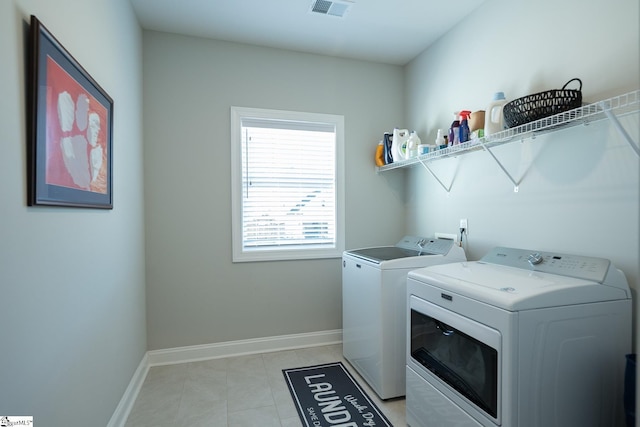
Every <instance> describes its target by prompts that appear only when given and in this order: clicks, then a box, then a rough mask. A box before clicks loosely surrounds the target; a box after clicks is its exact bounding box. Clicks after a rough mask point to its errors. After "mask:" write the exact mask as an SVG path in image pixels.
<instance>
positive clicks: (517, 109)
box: [502, 78, 582, 128]
mask: <svg viewBox="0 0 640 427" xmlns="http://www.w3.org/2000/svg"><path fill="white" fill-rule="evenodd" d="M574 80H576V81H578V82H579V83H580V88H579V89H577V90H575V89H566V87H567V85H568V84H569V83H571V82H572V81H574ZM581 91H582V80H580V79H578V78H575V79H571V80H569V81H568V82H567V83H566V84H565V85H564V86H562V89H554V90H548V91H545V92H539V93H535V94H533V95H527V96H523V97H522V98H518V99H514V100H513V101H511V102H509V103H507V104H506V105H505V106H504V108H503V110H502V111H503V114H504V121H505V124H506V125H507V126H508V127H510V128H512V127H515V126H520V125H523V124H525V123H529V122H533V121H535V120H540V119H544V118H545V117H549V116H553V115H554V114H559V113H564V112H565V111H569V110H573V109H574V108H578V107H580V106H582V92H581Z"/></svg>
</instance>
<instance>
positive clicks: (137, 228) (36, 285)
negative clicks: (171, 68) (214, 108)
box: [0, 0, 146, 427]
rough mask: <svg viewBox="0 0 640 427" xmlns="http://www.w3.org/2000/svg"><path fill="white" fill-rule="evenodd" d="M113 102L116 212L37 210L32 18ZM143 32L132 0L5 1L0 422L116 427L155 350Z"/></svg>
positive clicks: (1, 23) (0, 5) (0, 87)
mask: <svg viewBox="0 0 640 427" xmlns="http://www.w3.org/2000/svg"><path fill="white" fill-rule="evenodd" d="M31 14H34V15H36V16H37V17H38V18H39V19H40V20H41V21H42V22H43V23H44V25H45V26H46V27H47V28H48V29H49V30H50V31H51V32H52V33H53V34H54V35H55V36H56V37H57V38H58V40H59V41H60V42H61V43H62V44H63V45H64V46H65V47H66V48H67V49H68V50H69V51H70V52H71V54H72V55H73V56H74V57H75V58H76V59H77V60H78V61H79V62H80V64H82V66H83V67H84V68H85V69H86V70H87V71H88V72H89V73H90V74H91V75H92V76H93V77H94V78H95V79H96V81H97V82H98V83H99V84H100V85H101V86H102V87H103V88H104V89H105V90H106V91H107V92H108V93H109V95H110V96H111V97H112V98H113V99H114V102H115V122H114V129H113V138H114V158H113V173H114V180H113V193H114V209H113V210H112V211H103V210H90V209H71V208H43V207H27V205H26V194H27V191H26V188H27V185H26V176H27V172H26V163H27V161H26V151H27V150H26V144H27V142H26V138H27V135H26V128H27V121H26V120H27V118H26V113H25V112H26V109H27V104H26V84H27V81H26V80H25V79H26V77H25V76H26V75H27V69H26V65H25V62H26V58H27V51H26V49H27V34H28V27H29V16H30V15H31ZM141 51H142V35H141V31H140V28H139V26H138V23H137V20H136V18H135V16H134V14H133V11H132V8H131V6H130V4H129V2H128V0H94V1H91V2H85V1H82V0H58V1H55V2H51V1H49V0H8V1H6V0H4V1H1V2H0V57H1V58H2V66H0V94H2V96H0V148H1V153H2V154H0V302H1V308H0V313H1V316H2V317H1V320H0V384H2V386H1V387H0V414H2V415H33V416H34V417H35V424H36V425H43V426H44V425H47V426H65V427H66V426H78V427H85V426H100V425H106V424H107V422H108V421H109V419H110V418H111V415H112V414H113V412H114V409H115V408H116V405H117V404H118V402H119V401H120V399H121V397H122V395H123V393H124V391H125V389H126V387H127V386H128V384H129V381H130V380H131V377H132V375H133V373H134V371H135V369H136V368H137V367H138V364H139V363H140V360H141V359H142V357H143V355H144V353H145V350H146V337H145V333H146V331H145V302H144V298H145V294H144V280H145V277H144V234H143V233H144V228H143V203H142V198H143V191H142V142H141V141H142V134H141V132H142V127H141V116H142V113H141V111H142V98H141V89H142V83H141V76H142V67H141V65H142V64H141V60H140V56H141Z"/></svg>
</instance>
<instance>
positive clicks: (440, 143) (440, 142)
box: [436, 129, 447, 148]
mask: <svg viewBox="0 0 640 427" xmlns="http://www.w3.org/2000/svg"><path fill="white" fill-rule="evenodd" d="M446 146H447V141H446V140H445V137H444V136H442V129H438V135H437V136H436V148H445V147H446Z"/></svg>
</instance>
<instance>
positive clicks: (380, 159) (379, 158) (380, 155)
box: [375, 141, 384, 167]
mask: <svg viewBox="0 0 640 427" xmlns="http://www.w3.org/2000/svg"><path fill="white" fill-rule="evenodd" d="M375 160H376V166H378V167H380V166H384V142H383V141H380V142H379V143H378V146H377V147H376V157H375Z"/></svg>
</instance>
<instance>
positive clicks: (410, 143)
mask: <svg viewBox="0 0 640 427" xmlns="http://www.w3.org/2000/svg"><path fill="white" fill-rule="evenodd" d="M421 142H422V141H420V137H418V134H417V133H416V131H415V130H412V131H411V133H410V134H409V139H407V159H410V158H412V157H416V156H417V155H418V145H420V143H421Z"/></svg>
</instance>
